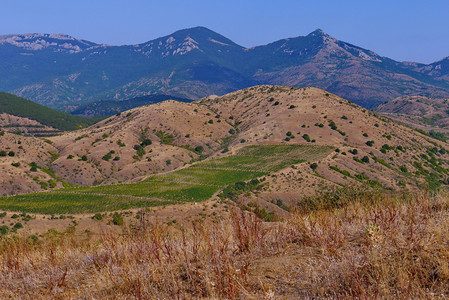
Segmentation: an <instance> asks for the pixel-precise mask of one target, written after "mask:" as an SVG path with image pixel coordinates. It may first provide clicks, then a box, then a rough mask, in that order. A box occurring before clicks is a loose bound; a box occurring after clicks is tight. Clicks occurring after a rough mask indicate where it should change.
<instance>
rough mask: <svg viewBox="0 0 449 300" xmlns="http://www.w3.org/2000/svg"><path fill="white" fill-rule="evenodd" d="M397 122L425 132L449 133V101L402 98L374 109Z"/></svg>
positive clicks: (426, 98)
mask: <svg viewBox="0 0 449 300" xmlns="http://www.w3.org/2000/svg"><path fill="white" fill-rule="evenodd" d="M374 111H375V112H378V113H381V114H383V115H385V116H388V117H390V118H392V119H394V120H397V121H399V122H402V123H405V124H408V125H410V126H413V127H417V128H420V129H423V130H426V131H430V130H436V131H440V132H444V133H449V99H447V98H430V97H424V96H403V97H399V98H396V99H394V100H392V101H389V102H387V103H384V104H382V105H379V106H378V107H376V108H374Z"/></svg>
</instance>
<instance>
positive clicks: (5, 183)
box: [0, 132, 62, 195]
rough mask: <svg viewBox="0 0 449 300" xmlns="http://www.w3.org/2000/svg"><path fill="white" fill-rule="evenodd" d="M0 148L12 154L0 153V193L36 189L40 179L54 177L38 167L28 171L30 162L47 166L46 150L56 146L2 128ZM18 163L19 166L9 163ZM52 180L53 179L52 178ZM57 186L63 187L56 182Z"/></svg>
mask: <svg viewBox="0 0 449 300" xmlns="http://www.w3.org/2000/svg"><path fill="white" fill-rule="evenodd" d="M0 151H6V152H7V153H9V152H11V151H12V152H14V156H9V155H6V156H0V174H1V176H0V195H4V194H17V193H27V192H33V191H39V190H41V189H42V187H41V184H40V183H41V182H43V184H44V185H45V184H48V181H49V180H53V179H52V178H51V177H50V176H49V175H47V174H46V173H45V172H43V171H42V170H41V169H37V170H36V171H35V172H32V171H31V167H30V165H29V164H30V163H31V162H35V163H36V164H37V165H39V166H44V167H45V166H47V165H48V164H49V163H50V162H51V159H52V158H51V155H50V154H49V152H53V153H56V152H57V150H56V149H55V148H54V147H53V146H52V145H49V144H48V143H46V142H44V141H43V140H41V139H37V138H34V137H25V136H20V135H16V134H11V133H8V132H4V133H3V135H2V134H1V133H0ZM13 163H14V164H17V163H20V165H19V166H17V167H16V166H13V165H12V164H13ZM53 181H54V180H53ZM58 187H62V184H61V183H58Z"/></svg>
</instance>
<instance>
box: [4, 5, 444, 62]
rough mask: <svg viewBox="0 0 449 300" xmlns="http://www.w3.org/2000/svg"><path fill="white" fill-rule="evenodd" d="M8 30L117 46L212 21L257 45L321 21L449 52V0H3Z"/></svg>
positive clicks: (379, 44)
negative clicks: (57, 34)
mask: <svg viewBox="0 0 449 300" xmlns="http://www.w3.org/2000/svg"><path fill="white" fill-rule="evenodd" d="M0 11H1V12H2V13H1V18H0V34H9V33H28V32H40V33H67V34H70V35H73V36H75V37H77V38H82V39H86V40H90V41H92V42H97V43H106V44H111V45H123V44H137V43H143V42H146V41H148V40H151V39H154V38H158V37H161V36H163V35H168V34H170V33H172V32H174V31H176V30H179V29H183V28H188V27H194V26H205V27H208V28H210V29H212V30H214V31H216V32H218V33H220V34H222V35H224V36H226V37H227V38H230V39H231V40H233V41H234V42H236V43H238V44H240V45H242V46H245V47H252V46H256V45H263V44H266V43H269V42H273V41H276V40H279V39H282V38H287V37H294V36H298V35H306V34H308V33H310V32H311V31H313V30H315V29H316V28H321V29H323V30H324V31H326V32H327V33H329V34H330V35H332V36H334V37H336V38H338V39H340V40H343V41H346V42H349V43H352V44H355V45H357V46H361V47H363V48H367V49H370V50H373V51H375V52H377V53H378V54H380V55H383V56H388V57H390V58H393V59H396V60H400V61H404V60H406V61H418V62H423V63H430V62H434V61H436V60H439V59H442V58H443V57H446V56H449V1H447V0H427V1H424V0H421V1H415V0H408V1H404V0H389V1H385V0H376V1H367V0H359V1H353V0H348V1H345V0H340V1H337V0H333V1H331V0H315V1H300V0H296V1H294V0H276V1H267V0H259V1H253V0H240V1H235V0H226V1H216V0H159V1H152V0H146V1H145V0H128V1H118V0H2V1H1V4H0Z"/></svg>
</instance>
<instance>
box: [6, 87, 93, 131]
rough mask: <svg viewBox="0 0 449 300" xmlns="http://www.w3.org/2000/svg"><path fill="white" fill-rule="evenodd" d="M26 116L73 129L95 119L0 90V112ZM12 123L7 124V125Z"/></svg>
mask: <svg viewBox="0 0 449 300" xmlns="http://www.w3.org/2000/svg"><path fill="white" fill-rule="evenodd" d="M1 113H6V114H8V115H12V116H16V117H22V118H27V119H30V120H34V121H37V122H39V123H40V124H42V125H46V126H50V127H53V128H56V129H59V130H75V129H79V128H84V127H87V126H89V125H92V124H94V123H95V122H96V121H97V120H95V119H90V118H84V117H80V116H73V115H71V114H68V113H63V112H60V111H57V110H54V109H51V108H48V107H45V106H43V105H40V104H37V103H34V102H33V101H30V100H27V99H23V98H20V97H17V96H15V95H12V94H8V93H3V92H0V114H1ZM10 125H12V124H9V126H10Z"/></svg>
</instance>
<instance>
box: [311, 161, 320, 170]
mask: <svg viewBox="0 0 449 300" xmlns="http://www.w3.org/2000/svg"><path fill="white" fill-rule="evenodd" d="M310 168H311V169H312V170H314V171H315V170H316V168H318V164H317V163H312V164H310Z"/></svg>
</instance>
